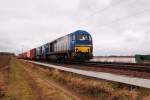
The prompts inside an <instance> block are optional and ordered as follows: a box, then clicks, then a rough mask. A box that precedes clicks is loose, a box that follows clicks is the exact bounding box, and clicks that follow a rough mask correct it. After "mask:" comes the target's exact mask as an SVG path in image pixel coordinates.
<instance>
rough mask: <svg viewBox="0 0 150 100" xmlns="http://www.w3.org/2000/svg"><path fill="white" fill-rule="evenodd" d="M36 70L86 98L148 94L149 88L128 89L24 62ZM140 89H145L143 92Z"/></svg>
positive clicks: (129, 99)
mask: <svg viewBox="0 0 150 100" xmlns="http://www.w3.org/2000/svg"><path fill="white" fill-rule="evenodd" d="M26 64H28V66H31V67H32V69H34V70H36V71H37V72H38V73H39V74H40V75H43V74H44V78H46V79H48V80H50V81H51V80H52V81H54V82H56V83H59V84H61V85H63V86H64V87H67V88H69V89H70V90H72V91H75V92H76V93H78V94H80V96H81V97H83V98H84V97H85V98H86V100H87V99H89V100H91V99H94V100H142V98H144V97H146V96H148V95H150V90H148V89H146V90H145V89H141V90H140V89H139V88H134V89H132V90H131V89H130V88H129V86H127V85H122V84H118V83H115V82H113V83H110V82H107V81H103V80H97V79H89V78H87V77H84V76H80V75H77V74H73V73H68V72H63V71H60V70H56V69H43V68H41V66H38V65H33V64H30V63H26ZM141 91H143V92H144V91H145V93H144V94H142V93H141ZM85 98H84V99H85Z"/></svg>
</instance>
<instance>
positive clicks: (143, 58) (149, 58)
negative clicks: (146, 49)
mask: <svg viewBox="0 0 150 100" xmlns="http://www.w3.org/2000/svg"><path fill="white" fill-rule="evenodd" d="M135 59H136V62H137V63H150V55H135Z"/></svg>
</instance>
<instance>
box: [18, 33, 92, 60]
mask: <svg viewBox="0 0 150 100" xmlns="http://www.w3.org/2000/svg"><path fill="white" fill-rule="evenodd" d="M92 57H93V41H92V37H91V35H90V33H88V32H87V31H84V30H77V31H75V32H72V33H70V34H67V35H65V36H63V37H60V38H58V39H56V40H54V41H52V42H49V43H46V44H44V45H42V46H40V47H37V48H34V49H32V50H29V51H27V52H24V53H22V54H19V56H18V58H22V59H31V60H55V61H59V62H61V61H86V60H90V59H92Z"/></svg>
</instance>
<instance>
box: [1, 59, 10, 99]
mask: <svg viewBox="0 0 150 100" xmlns="http://www.w3.org/2000/svg"><path fill="white" fill-rule="evenodd" d="M9 61H10V57H9V56H0V99H3V98H4V96H5V93H6V89H7V82H8V64H9Z"/></svg>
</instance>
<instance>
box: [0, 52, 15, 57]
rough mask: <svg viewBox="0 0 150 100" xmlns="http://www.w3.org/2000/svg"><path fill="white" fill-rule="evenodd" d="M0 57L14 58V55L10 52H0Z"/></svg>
mask: <svg viewBox="0 0 150 100" xmlns="http://www.w3.org/2000/svg"><path fill="white" fill-rule="evenodd" d="M0 56H15V54H14V53H10V52H0Z"/></svg>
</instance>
